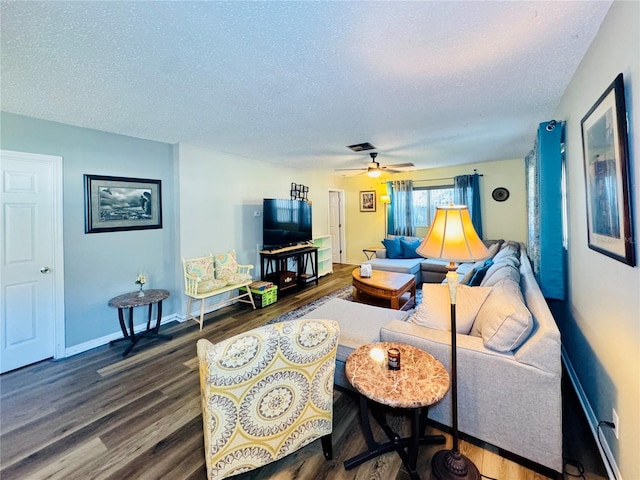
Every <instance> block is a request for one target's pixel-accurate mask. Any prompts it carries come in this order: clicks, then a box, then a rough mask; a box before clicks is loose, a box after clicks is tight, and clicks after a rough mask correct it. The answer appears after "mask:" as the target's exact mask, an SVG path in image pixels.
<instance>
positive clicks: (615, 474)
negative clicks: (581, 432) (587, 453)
mask: <svg viewBox="0 0 640 480" xmlns="http://www.w3.org/2000/svg"><path fill="white" fill-rule="evenodd" d="M562 361H563V362H564V365H565V368H566V369H567V374H568V375H569V379H570V380H571V383H572V385H573V388H574V389H575V391H576V394H577V395H578V400H579V401H580V405H582V409H583V410H584V413H585V415H586V416H587V423H588V424H589V429H590V430H591V434H592V435H593V438H594V440H595V441H596V445H597V447H598V452H599V453H600V457H602V460H603V463H604V467H605V468H606V469H607V475H608V476H609V480H622V475H621V474H620V470H619V469H618V464H617V463H616V459H615V458H614V456H613V452H612V451H611V447H610V446H609V443H608V442H607V439H606V438H604V437H603V436H599V432H598V418H597V417H596V414H595V412H594V411H593V408H591V404H590V403H589V399H588V398H587V395H586V393H585V391H584V390H583V388H582V385H581V384H580V380H579V379H578V375H577V374H576V371H575V370H574V369H573V365H572V364H571V360H570V359H569V356H568V355H567V352H566V350H565V349H564V345H563V346H562Z"/></svg>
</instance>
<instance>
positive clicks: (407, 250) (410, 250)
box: [400, 239, 421, 258]
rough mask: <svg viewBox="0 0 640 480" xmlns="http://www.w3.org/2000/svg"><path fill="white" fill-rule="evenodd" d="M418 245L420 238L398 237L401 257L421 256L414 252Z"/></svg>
mask: <svg viewBox="0 0 640 480" xmlns="http://www.w3.org/2000/svg"><path fill="white" fill-rule="evenodd" d="M419 246H420V240H419V239H416V240H406V239H400V247H401V249H402V258H421V257H420V255H418V254H417V253H416V248H418V247H419Z"/></svg>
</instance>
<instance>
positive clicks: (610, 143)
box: [581, 74, 636, 266]
mask: <svg viewBox="0 0 640 480" xmlns="http://www.w3.org/2000/svg"><path fill="white" fill-rule="evenodd" d="M581 126H582V149H583V155H584V175H585V190H586V202H587V236H588V244H589V248H591V249H592V250H595V251H597V252H600V253H602V254H604V255H607V256H609V257H611V258H614V259H616V260H618V261H620V262H624V263H626V264H628V265H631V266H635V264H636V258H635V242H634V233H633V223H632V215H631V184H630V176H629V149H628V139H627V116H626V108H625V100H624V80H623V76H622V74H620V75H618V76H617V77H616V79H615V80H614V81H613V83H612V84H611V85H610V86H609V87H608V88H607V89H606V90H605V92H604V93H603V94H602V96H601V97H600V98H599V99H598V101H597V102H596V103H595V104H594V105H593V107H591V109H590V110H589V112H587V114H586V115H585V116H584V118H583V119H582V123H581Z"/></svg>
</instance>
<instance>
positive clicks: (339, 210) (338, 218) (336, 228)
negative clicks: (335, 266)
mask: <svg viewBox="0 0 640 480" xmlns="http://www.w3.org/2000/svg"><path fill="white" fill-rule="evenodd" d="M343 197H344V192H343V191H340V190H329V235H331V261H332V262H333V263H344V256H343V248H344V227H343V223H344V222H343V216H344V212H343Z"/></svg>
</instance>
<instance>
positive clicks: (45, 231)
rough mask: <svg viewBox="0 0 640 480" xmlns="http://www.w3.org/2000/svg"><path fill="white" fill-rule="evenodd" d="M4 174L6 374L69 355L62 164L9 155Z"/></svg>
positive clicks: (2, 335) (1, 353)
mask: <svg viewBox="0 0 640 480" xmlns="http://www.w3.org/2000/svg"><path fill="white" fill-rule="evenodd" d="M0 172H1V175H2V177H1V181H2V185H1V188H0V204H1V210H0V225H2V234H1V236H2V247H1V259H0V267H1V270H2V271H1V274H0V277H1V286H2V292H1V299H2V308H1V319H0V343H1V345H0V372H2V373H4V372H6V371H9V370H13V369H16V368H19V367H22V366H24V365H28V364H30V363H34V362H37V361H40V360H44V359H46V358H50V357H53V356H54V355H55V356H56V357H57V356H62V355H60V352H61V351H64V307H63V293H62V282H63V276H62V228H61V225H62V213H61V212H62V205H61V204H62V201H61V194H62V159H61V158H60V157H50V156H45V155H35V154H25V153H18V152H9V151H6V150H3V151H0ZM61 326H62V332H60V329H61V328H60V327H61Z"/></svg>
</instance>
